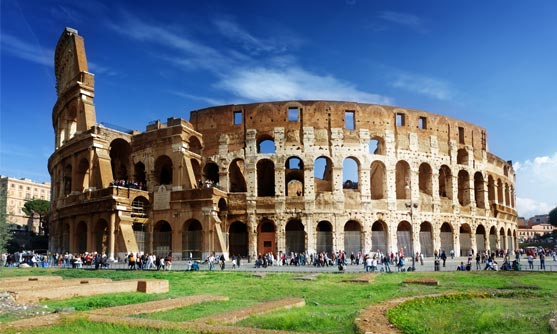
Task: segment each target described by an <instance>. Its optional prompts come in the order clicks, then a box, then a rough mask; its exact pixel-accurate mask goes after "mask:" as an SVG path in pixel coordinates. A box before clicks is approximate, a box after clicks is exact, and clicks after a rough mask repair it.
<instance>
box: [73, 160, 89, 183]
mask: <svg viewBox="0 0 557 334" xmlns="http://www.w3.org/2000/svg"><path fill="white" fill-rule="evenodd" d="M89 171H90V169H89V160H87V159H85V158H81V159H80V160H79V163H78V165H77V180H76V185H79V186H80V187H81V191H83V190H84V189H87V188H89V176H90V175H89Z"/></svg>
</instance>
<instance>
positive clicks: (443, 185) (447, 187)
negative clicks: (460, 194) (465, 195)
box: [439, 165, 453, 200]
mask: <svg viewBox="0 0 557 334" xmlns="http://www.w3.org/2000/svg"><path fill="white" fill-rule="evenodd" d="M439 197H441V198H447V199H449V200H452V199H453V176H452V173H451V169H450V168H449V167H448V166H447V165H442V166H441V168H439Z"/></svg>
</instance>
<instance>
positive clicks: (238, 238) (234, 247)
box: [228, 221, 249, 257]
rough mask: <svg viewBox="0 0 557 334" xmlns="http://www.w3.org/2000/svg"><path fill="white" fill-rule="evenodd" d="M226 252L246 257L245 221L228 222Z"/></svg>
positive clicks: (246, 230)
mask: <svg viewBox="0 0 557 334" xmlns="http://www.w3.org/2000/svg"><path fill="white" fill-rule="evenodd" d="M228 252H229V254H230V256H232V255H240V256H241V257H247V256H248V255H249V237H248V225H247V224H246V223H244V222H241V221H235V222H234V223H232V224H230V228H229V229H228Z"/></svg>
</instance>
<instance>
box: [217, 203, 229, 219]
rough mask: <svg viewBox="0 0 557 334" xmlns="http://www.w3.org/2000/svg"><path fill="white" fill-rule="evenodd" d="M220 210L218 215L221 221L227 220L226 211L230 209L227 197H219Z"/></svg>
mask: <svg viewBox="0 0 557 334" xmlns="http://www.w3.org/2000/svg"><path fill="white" fill-rule="evenodd" d="M217 206H218V208H219V211H218V213H217V215H218V217H219V218H220V220H221V221H224V220H225V216H226V212H227V211H228V202H227V201H226V199H225V198H221V199H219V202H218V204H217Z"/></svg>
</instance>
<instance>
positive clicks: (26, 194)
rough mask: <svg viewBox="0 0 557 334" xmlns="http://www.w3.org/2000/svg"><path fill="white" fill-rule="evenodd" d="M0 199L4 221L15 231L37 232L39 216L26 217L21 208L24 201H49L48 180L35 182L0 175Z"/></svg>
mask: <svg viewBox="0 0 557 334" xmlns="http://www.w3.org/2000/svg"><path fill="white" fill-rule="evenodd" d="M0 195H1V196H0V200H3V201H5V203H4V204H5V205H4V206H1V207H4V208H6V215H7V217H6V221H7V222H8V224H10V228H11V229H12V230H15V231H29V232H35V233H38V232H39V217H33V218H30V217H28V216H27V215H26V214H25V212H23V210H22V208H23V206H24V204H25V202H26V201H28V200H32V199H44V200H46V201H50V182H43V183H37V182H33V181H32V180H30V179H27V178H20V179H17V178H11V177H8V176H1V175H0Z"/></svg>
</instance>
